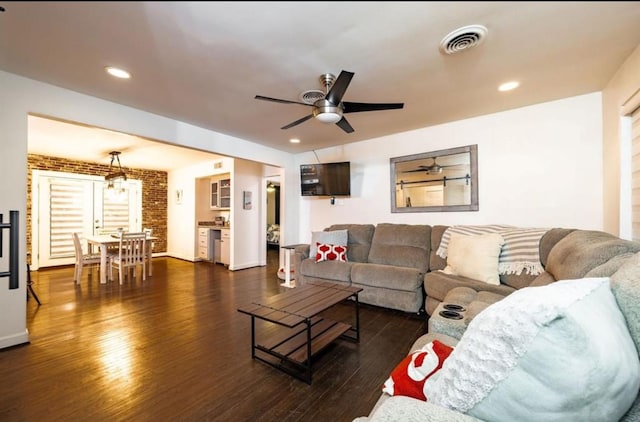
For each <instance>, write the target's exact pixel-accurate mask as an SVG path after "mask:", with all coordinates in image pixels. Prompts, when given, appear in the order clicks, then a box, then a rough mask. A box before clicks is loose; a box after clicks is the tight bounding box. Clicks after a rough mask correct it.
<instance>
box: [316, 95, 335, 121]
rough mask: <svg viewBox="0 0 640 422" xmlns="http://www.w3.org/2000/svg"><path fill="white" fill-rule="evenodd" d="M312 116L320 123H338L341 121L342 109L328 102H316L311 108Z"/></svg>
mask: <svg viewBox="0 0 640 422" xmlns="http://www.w3.org/2000/svg"><path fill="white" fill-rule="evenodd" d="M313 116H314V117H315V118H316V119H318V120H320V121H321V122H322V123H338V122H339V121H340V119H342V108H341V107H337V106H334V105H333V104H331V103H330V102H329V101H328V100H324V99H323V100H318V101H316V103H315V107H314V108H313Z"/></svg>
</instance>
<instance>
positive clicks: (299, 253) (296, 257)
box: [291, 244, 311, 283]
mask: <svg viewBox="0 0 640 422" xmlns="http://www.w3.org/2000/svg"><path fill="white" fill-rule="evenodd" d="M310 249H311V246H309V245H305V244H300V245H298V246H296V248H295V249H294V250H293V257H292V259H291V265H292V267H293V268H294V270H295V271H296V273H297V275H296V278H298V279H299V278H300V277H301V275H300V268H301V267H302V261H303V260H305V259H307V258H309V251H310ZM298 281H299V282H300V283H302V280H298Z"/></svg>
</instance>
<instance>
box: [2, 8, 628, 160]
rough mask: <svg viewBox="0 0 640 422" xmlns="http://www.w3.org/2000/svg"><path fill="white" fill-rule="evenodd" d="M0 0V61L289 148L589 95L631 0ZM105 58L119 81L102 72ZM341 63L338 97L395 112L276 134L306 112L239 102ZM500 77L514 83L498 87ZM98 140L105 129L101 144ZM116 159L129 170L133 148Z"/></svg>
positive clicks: (308, 83)
mask: <svg viewBox="0 0 640 422" xmlns="http://www.w3.org/2000/svg"><path fill="white" fill-rule="evenodd" d="M0 6H3V7H4V8H5V9H6V11H5V12H4V13H0V69H2V70H5V71H8V72H11V73H15V74H19V75H23V76H26V77H29V78H33V79H36V80H40V81H43V82H46V83H50V84H53V85H57V86H61V87H65V88H68V89H71V90H74V91H78V92H82V93H86V94H89V95H92V96H96V97H100V98H104V99H107V100H110V101H113V102H116V103H121V104H125V105H128V106H132V107H136V108H139V109H143V110H147V111H150V112H153V113H157V114H160V115H164V116H167V117H170V118H174V119H178V120H181V121H185V122H189V123H192V124H195V125H198V126H201V127H204V128H208V129H211V130H214V131H217V132H220V133H224V134H228V135H231V136H236V137H239V138H243V139H246V140H249V141H252V142H256V143H261V144H264V145H267V146H270V147H273V148H277V149H280V150H284V151H288V152H292V153H298V152H303V151H311V150H315V149H318V148H323V147H328V146H333V145H339V144H345V143H349V142H355V141H361V140H365V139H371V138H376V137H379V136H384V135H388V134H391V133H398V132H404V131H408V130H413V129H417V128H421V127H426V126H431V125H436V124H441V123H444V122H449V121H454V120H459V119H465V118H469V117H473V116H478V115H484V114H488V113H493V112H499V111H503V110H507V109H511V108H516V107H521V106H525V105H530V104H535V103H540V102H545V101H551V100H555V99H559V98H565V97H570V96H574V95H580V94H586V93H590V92H595V91H600V90H602V89H603V88H604V87H605V85H606V83H607V81H609V80H610V79H611V78H612V76H613V75H614V74H615V72H616V70H617V69H618V68H619V66H620V65H621V64H622V63H623V62H624V60H625V59H626V58H627V57H628V56H629V55H630V54H631V52H632V51H633V50H634V48H636V47H637V46H638V45H639V44H640V24H639V23H640V2H637V1H628V2H606V3H605V2H397V1H394V2H233V3H230V2H108V3H107V2H0ZM473 24H480V25H484V26H485V27H486V28H487V29H488V35H487V36H486V38H485V40H484V42H483V43H481V44H480V45H479V46H477V47H475V48H473V49H469V50H465V51H462V52H460V53H458V54H455V55H445V54H442V53H441V52H440V51H439V48H438V47H439V43H440V41H441V40H442V38H443V37H445V36H446V35H447V34H448V33H450V32H451V31H453V30H456V29H458V28H460V27H463V26H467V25H473ZM107 65H115V66H120V67H123V68H125V69H127V70H129V71H130V72H131V73H132V74H133V78H132V79H130V80H126V81H123V80H117V79H114V78H112V77H110V76H108V75H107V74H106V73H105V72H104V71H103V68H104V67H105V66H107ZM341 70H348V71H351V72H354V73H355V77H354V78H353V80H352V82H351V84H350V86H349V88H348V89H347V92H346V94H345V96H344V98H343V99H344V100H345V101H355V102H373V103H376V102H404V104H405V107H404V109H402V110H388V111H373V112H363V113H353V114H348V115H346V117H347V118H348V120H349V122H350V123H351V125H352V126H353V127H354V129H355V132H354V133H351V134H346V133H344V132H343V131H342V130H341V129H340V128H338V127H337V126H336V125H333V124H323V123H320V122H319V121H317V120H315V119H311V120H308V121H306V122H304V123H302V124H300V125H298V126H295V127H293V128H291V129H288V130H281V129H280V127H282V126H284V125H286V124H288V123H290V122H292V121H294V120H297V119H299V118H301V117H303V116H305V115H307V114H309V112H310V107H305V106H302V105H296V104H279V103H273V102H267V101H259V100H256V99H254V97H255V95H256V94H259V95H264V96H268V97H276V98H281V99H287V100H294V101H298V100H299V99H298V95H299V94H300V93H301V92H302V91H305V90H310V89H320V88H321V86H320V83H319V81H318V78H319V76H320V75H321V74H323V73H333V74H335V75H338V74H339V73H340V71H341ZM509 80H518V81H520V83H521V86H520V88H518V89H516V90H515V91H511V92H508V93H501V92H498V91H497V89H496V88H497V86H498V85H499V84H500V83H502V82H505V81H509ZM292 137H297V138H300V139H301V141H302V142H301V143H300V144H298V145H294V144H290V143H289V142H288V141H289V139H290V138H292ZM166 141H171V140H166ZM47 142H54V141H53V140H49V141H47ZM64 142H65V143H67V144H68V145H70V146H71V148H70V149H71V150H76V149H78V148H76V146H75V145H72V144H71V142H70V141H69V137H66V139H64ZM93 142H94V143H95V144H97V143H98V141H93ZM30 144H31V142H30ZM85 147H87V145H86V143H85V144H83V145H82V147H81V148H79V149H80V150H81V151H82V150H84V149H85ZM30 149H31V146H30ZM62 149H64V147H63V146H59V147H58V150H62ZM113 149H115V147H114V141H113V140H109V143H108V145H102V146H101V147H100V151H101V153H102V154H105V153H108V151H111V150H113ZM123 149H124V147H123ZM131 150H132V151H133V150H135V148H131ZM131 154H133V152H131ZM145 154H146V152H145ZM146 155H147V158H148V159H149V160H151V155H149V154H146ZM160 155H164V153H162V154H160ZM168 157H170V158H171V159H174V158H175V155H168ZM106 159H108V157H107V156H106V158H105V160H106ZM122 159H123V160H126V161H127V163H126V165H127V166H132V163H131V161H133V157H132V155H125V152H123V155H122ZM129 160H131V161H129ZM154 160H160V158H155V157H154ZM156 162H159V161H156ZM123 164H124V163H123Z"/></svg>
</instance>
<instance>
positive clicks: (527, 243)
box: [436, 225, 549, 275]
mask: <svg viewBox="0 0 640 422" xmlns="http://www.w3.org/2000/svg"><path fill="white" fill-rule="evenodd" d="M548 230H549V229H541V228H519V227H513V226H505V225H486V226H451V227H449V228H447V229H446V230H445V231H444V233H443V234H442V240H441V241H440V246H439V247H438V250H437V251H436V254H437V255H438V256H439V257H440V258H443V259H444V258H446V257H447V247H448V246H449V240H450V239H451V234H452V233H457V234H461V235H467V236H472V235H481V234H487V233H499V234H500V235H502V237H503V238H504V245H503V246H502V251H501V252H500V257H499V259H498V272H499V273H500V274H518V275H520V274H522V272H523V271H525V272H526V273H528V274H531V275H538V274H540V273H542V272H543V271H544V268H542V263H541V262H540V252H539V244H540V238H542V236H543V235H544V234H545V233H546V232H547V231H548Z"/></svg>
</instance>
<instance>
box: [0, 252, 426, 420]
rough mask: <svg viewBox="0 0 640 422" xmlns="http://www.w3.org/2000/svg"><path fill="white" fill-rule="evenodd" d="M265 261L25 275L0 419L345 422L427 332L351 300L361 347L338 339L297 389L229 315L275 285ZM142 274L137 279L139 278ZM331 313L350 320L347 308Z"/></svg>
mask: <svg viewBox="0 0 640 422" xmlns="http://www.w3.org/2000/svg"><path fill="white" fill-rule="evenodd" d="M277 265H278V264H277V252H274V251H269V265H267V266H266V267H257V268H251V269H246V270H241V271H227V269H226V268H224V267H223V266H221V265H214V264H210V263H202V262H199V263H192V262H187V261H182V260H178V259H173V258H155V259H154V268H153V277H149V278H147V280H146V281H144V282H142V281H141V280H139V279H137V280H134V281H132V282H128V281H125V284H123V285H120V284H118V283H117V282H116V283H113V282H111V283H109V284H107V285H100V284H99V274H98V271H97V269H96V270H94V271H93V273H92V274H89V271H87V270H86V269H85V271H84V273H83V280H82V283H81V285H79V286H76V285H74V283H73V267H64V268H54V269H42V270H40V271H35V272H33V273H32V279H33V281H34V289H35V291H36V293H37V294H38V296H39V298H40V301H41V302H42V305H41V306H38V305H37V303H36V302H35V300H33V298H31V299H29V300H28V303H27V325H28V329H29V333H30V340H31V342H30V344H26V345H22V346H16V347H12V348H8V349H4V350H1V351H0V421H214V420H215V421H314V422H315V421H332V422H333V421H351V420H352V419H353V418H355V417H357V416H365V415H367V414H368V413H369V411H370V410H371V409H372V407H373V406H374V404H375V402H376V401H377V399H378V397H379V395H380V389H381V385H382V383H383V382H384V380H385V379H386V378H387V376H388V375H389V373H390V372H391V370H392V369H393V368H394V367H395V365H396V364H397V363H398V362H399V361H400V360H401V359H402V358H403V357H404V356H405V355H406V353H407V352H408V349H409V347H410V346H411V344H412V342H413V341H414V340H415V339H416V338H417V337H418V336H419V335H420V334H422V333H423V332H424V330H425V323H424V321H423V320H422V319H420V318H419V317H417V316H414V315H410V314H405V313H402V312H396V311H392V310H388V309H382V308H377V307H373V306H367V305H361V307H360V328H361V334H360V337H361V340H360V343H359V344H355V343H352V342H348V341H344V340H337V341H336V342H335V343H334V344H332V345H331V346H329V347H328V348H327V349H325V351H324V352H322V353H321V354H320V355H318V356H317V358H315V359H314V360H313V361H312V362H313V370H314V372H313V383H312V384H311V385H308V384H306V383H304V382H302V381H299V380H297V379H295V378H293V377H291V376H289V375H287V374H285V373H283V372H280V371H278V370H276V369H274V368H272V367H270V366H269V365H266V364H264V363H262V362H259V361H257V360H252V359H251V338H250V333H251V326H250V322H251V319H250V317H249V316H248V315H246V314H243V313H240V312H238V311H237V308H238V306H240V305H242V304H245V303H247V302H249V301H251V300H254V299H260V298H263V297H268V296H272V295H274V294H277V293H280V292H283V291H286V288H284V287H281V286H280V283H281V281H280V280H279V279H278V278H277V277H276V275H275V274H276V270H277V268H278V267H277ZM138 277H139V275H138ZM329 312H331V313H332V315H331V316H332V317H334V318H345V320H347V321H348V320H349V318H351V317H352V316H353V303H342V304H339V305H337V306H336V307H334V308H332V309H331V310H330V311H329Z"/></svg>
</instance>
